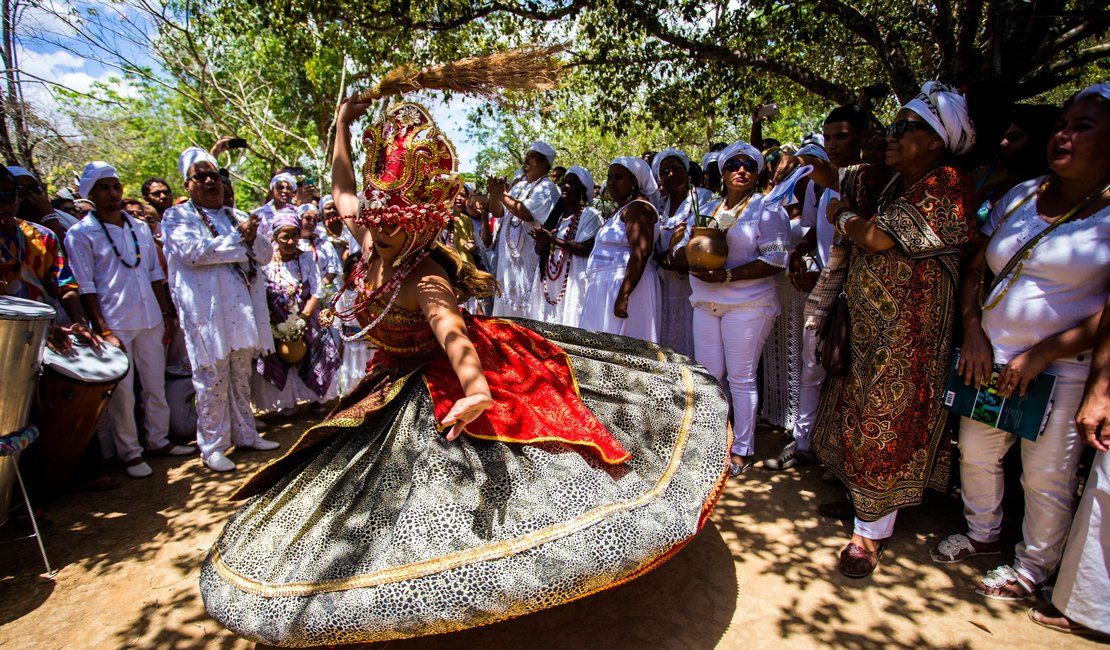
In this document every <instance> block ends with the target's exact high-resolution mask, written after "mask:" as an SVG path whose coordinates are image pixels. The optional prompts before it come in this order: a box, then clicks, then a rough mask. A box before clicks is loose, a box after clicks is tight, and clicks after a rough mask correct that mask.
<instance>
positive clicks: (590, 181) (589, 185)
mask: <svg viewBox="0 0 1110 650" xmlns="http://www.w3.org/2000/svg"><path fill="white" fill-rule="evenodd" d="M572 175H573V176H575V177H577V178H578V180H579V181H580V182H581V183H582V187H584V188H586V197H585V198H586V203H589V202H590V201H591V200H592V199H593V198H594V177H593V174H591V173H590V172H589V170H587V169H586V168H585V167H581V166H579V165H571V166H570V169H568V170H567V173H566V174H565V176H572Z"/></svg>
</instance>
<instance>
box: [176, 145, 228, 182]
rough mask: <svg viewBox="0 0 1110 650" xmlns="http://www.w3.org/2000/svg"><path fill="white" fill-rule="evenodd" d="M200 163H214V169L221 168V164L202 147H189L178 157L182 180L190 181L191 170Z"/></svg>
mask: <svg viewBox="0 0 1110 650" xmlns="http://www.w3.org/2000/svg"><path fill="white" fill-rule="evenodd" d="M198 162H207V163H212V166H213V167H219V166H220V164H219V163H218V162H216V159H215V158H213V157H212V154H210V153H208V152H207V151H205V150H204V149H201V148H200V147H189V148H188V149H186V150H185V151H182V152H181V155H180V156H178V157H177V171H179V172H181V178H183V179H185V180H189V169H190V168H191V167H192V166H193V165H195V164H197V163H198Z"/></svg>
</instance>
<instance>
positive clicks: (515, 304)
mask: <svg viewBox="0 0 1110 650" xmlns="http://www.w3.org/2000/svg"><path fill="white" fill-rule="evenodd" d="M509 196H511V197H513V198H514V199H516V200H518V201H520V202H521V203H523V204H524V206H525V207H526V208H528V212H530V213H531V214H532V219H533V220H532V222H531V223H529V222H525V221H522V220H521V219H518V218H517V217H515V216H513V215H512V213H511V212H509V210H508V208H506V209H505V213H504V215H502V217H501V218H500V219H498V220H497V234H496V237H497V246H496V251H497V252H496V255H497V262H496V264H497V273H496V276H497V280H498V282H500V284H501V295H500V296H499V297H497V298H495V299H494V315H495V316H524V317H528V318H535V317H536V316H537V315H536V314H533V313H532V312H533V311H534V310H533V302H534V301H533V299H532V298H533V296H532V286H533V283H534V282H535V279H536V276H537V275H538V273H539V266H540V258H539V255H538V254H536V240H534V239H532V237H531V236H529V231H531V230H536V229H539V228H542V227H543V223H544V222H545V221H547V217H548V216H550V215H551V210H552V209H553V208H554V207H555V203H556V202H557V201H558V200H559V188H558V186H556V185H555V181H553V180H551V179H550V178H548V177H546V176H543V177H541V178H538V179H536V180H535V181H531V182H528V181H522V182H520V183H517V184H516V185H514V186H513V187H512V189H510V190H509Z"/></svg>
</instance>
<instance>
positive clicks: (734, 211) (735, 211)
mask: <svg viewBox="0 0 1110 650" xmlns="http://www.w3.org/2000/svg"><path fill="white" fill-rule="evenodd" d="M753 196H755V191H754V190H753V191H751V192H748V195H747V196H745V197H744V200H743V201H742V202H740V203H737V204H736V207H733V208H727V207H725V203H726V202H727V201H728V199H723V200H722V201H721V202H720V203H718V204H717V207H716V208H714V210H713V215H712V216H711V217H710V218H711V219H713V221H715V222H716V223H717V227H718V228H720V229H721V230H728V229H729V228H732V227H733V226H735V225H736V222H737V221H739V220H740V215H741V214H744V209H745V208H747V207H748V202H749V201H751V200H752V197H753ZM722 213H723V214H722ZM718 214H721V219H718V218H717V215H718ZM728 217H731V218H732V221H731V223H729V224H728V225H727V226H726V225H724V223H722V219H725V218H728Z"/></svg>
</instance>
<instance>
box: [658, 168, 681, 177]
mask: <svg viewBox="0 0 1110 650" xmlns="http://www.w3.org/2000/svg"><path fill="white" fill-rule="evenodd" d="M680 171H683V168H682V165H668V166H667V167H660V168H659V177H660V178H662V177H663V176H673V175H674V174H677V173H678V172H680Z"/></svg>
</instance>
